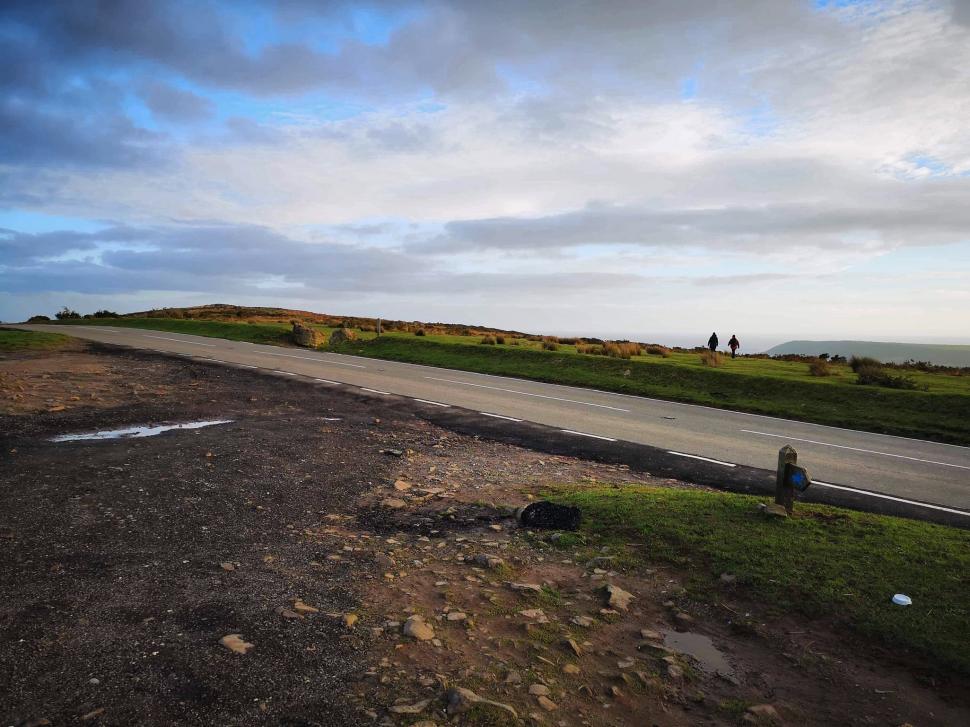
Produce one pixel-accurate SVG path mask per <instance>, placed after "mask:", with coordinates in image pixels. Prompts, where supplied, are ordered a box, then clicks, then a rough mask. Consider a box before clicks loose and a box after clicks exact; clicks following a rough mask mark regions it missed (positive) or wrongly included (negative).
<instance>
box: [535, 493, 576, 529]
mask: <svg viewBox="0 0 970 727" xmlns="http://www.w3.org/2000/svg"><path fill="white" fill-rule="evenodd" d="M582 517H583V515H582V513H581V512H580V510H579V508H578V507H570V506H569V505H557V504H556V503H554V502H546V501H545V500H543V501H541V502H533V503H532V504H531V505H529V506H528V507H526V508H525V509H524V510H523V511H522V513H521V514H520V515H519V521H520V522H521V523H522V524H523V525H525V526H526V527H530V528H549V529H553V530H576V529H577V528H578V527H579V522H580V520H582Z"/></svg>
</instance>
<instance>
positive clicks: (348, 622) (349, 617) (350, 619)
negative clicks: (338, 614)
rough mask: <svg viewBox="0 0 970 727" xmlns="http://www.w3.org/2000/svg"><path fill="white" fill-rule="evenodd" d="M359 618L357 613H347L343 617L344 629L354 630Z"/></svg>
mask: <svg viewBox="0 0 970 727" xmlns="http://www.w3.org/2000/svg"><path fill="white" fill-rule="evenodd" d="M358 618H359V617H358V616H357V614H356V613H345V614H344V617H343V622H344V628H347V629H352V628H353V627H354V626H355V625H356V624H357V620H358Z"/></svg>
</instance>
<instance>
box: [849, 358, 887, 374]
mask: <svg viewBox="0 0 970 727" xmlns="http://www.w3.org/2000/svg"><path fill="white" fill-rule="evenodd" d="M881 367H882V363H881V362H880V361H878V360H876V359H874V358H872V357H871V356H853V357H852V358H850V359H849V368H851V369H852V370H853V371H855V372H856V373H859V369H863V368H866V369H879V368H881Z"/></svg>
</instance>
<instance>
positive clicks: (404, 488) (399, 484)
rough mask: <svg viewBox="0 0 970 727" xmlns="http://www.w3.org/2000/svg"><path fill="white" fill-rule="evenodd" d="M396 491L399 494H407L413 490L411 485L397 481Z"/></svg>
mask: <svg viewBox="0 0 970 727" xmlns="http://www.w3.org/2000/svg"><path fill="white" fill-rule="evenodd" d="M394 489H395V490H397V491H398V492H407V491H408V490H410V489H411V483H410V482H405V481H404V480H396V481H395V482H394Z"/></svg>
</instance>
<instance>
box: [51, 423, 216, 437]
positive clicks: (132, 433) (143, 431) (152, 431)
mask: <svg viewBox="0 0 970 727" xmlns="http://www.w3.org/2000/svg"><path fill="white" fill-rule="evenodd" d="M230 422H232V419H215V420H213V421H206V422H188V423H187V424H164V425H162V426H158V427H147V426H146V427H130V428H129V429H112V430H110V431H105V432H91V433H90V434H61V435H59V436H56V437H51V439H50V441H52V442H81V441H85V440H90V439H138V438H140V437H154V436H155V435H157V434H161V433H162V432H168V431H171V430H173V429H199V428H201V427H211V426H213V425H214V424H229V423H230Z"/></svg>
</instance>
